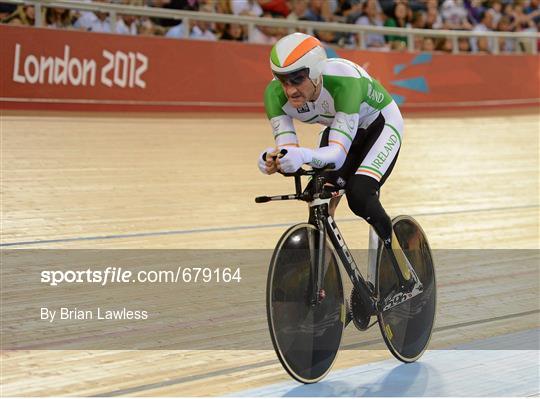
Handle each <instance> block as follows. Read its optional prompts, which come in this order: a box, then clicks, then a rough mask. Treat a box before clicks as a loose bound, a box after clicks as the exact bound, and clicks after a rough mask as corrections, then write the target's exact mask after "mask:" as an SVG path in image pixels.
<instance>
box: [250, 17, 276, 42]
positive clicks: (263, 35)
mask: <svg viewBox="0 0 540 399" xmlns="http://www.w3.org/2000/svg"><path fill="white" fill-rule="evenodd" d="M263 18H272V14H270V13H269V12H265V13H264V14H263ZM274 34H275V31H274V28H272V27H269V26H255V27H254V28H253V30H252V31H251V32H250V34H249V38H248V41H249V42H250V43H257V44H274V43H275V42H277V40H276V38H275V37H274Z"/></svg>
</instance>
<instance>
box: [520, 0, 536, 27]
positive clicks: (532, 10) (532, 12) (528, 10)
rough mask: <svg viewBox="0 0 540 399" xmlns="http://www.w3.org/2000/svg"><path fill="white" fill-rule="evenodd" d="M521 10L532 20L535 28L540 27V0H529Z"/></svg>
mask: <svg viewBox="0 0 540 399" xmlns="http://www.w3.org/2000/svg"><path fill="white" fill-rule="evenodd" d="M523 12H524V13H525V14H526V15H528V16H529V18H531V19H532V20H533V23H534V24H535V25H536V29H537V30H539V29H540V0H530V2H529V5H528V6H527V7H525V8H524V9H523Z"/></svg>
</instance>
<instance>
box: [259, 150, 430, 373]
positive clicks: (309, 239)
mask: <svg viewBox="0 0 540 399" xmlns="http://www.w3.org/2000/svg"><path fill="white" fill-rule="evenodd" d="M283 151H286V150H283ZM332 168H333V165H328V166H327V168H326V169H312V170H305V169H299V170H298V171H297V172H296V173H293V174H284V175H285V176H294V179H295V188H296V192H295V194H289V195H277V196H271V197H269V196H261V197H257V198H256V199H255V201H256V202H257V203H263V202H269V201H283V200H300V201H305V202H307V203H308V205H309V220H308V223H300V224H297V225H294V226H292V227H290V228H289V229H288V230H287V231H285V233H284V234H283V235H282V236H281V238H280V239H279V241H278V243H277V245H276V248H275V250H274V253H273V255H272V259H271V262H270V267H269V271H268V279H267V287H266V309H267V319H268V326H269V330H270V336H271V338H272V343H273V345H274V349H275V351H276V354H277V357H278V359H279V360H280V362H281V364H282V365H283V367H284V368H285V370H286V371H287V372H288V373H289V374H290V375H291V376H292V377H293V378H294V379H295V380H297V381H299V382H302V383H314V382H317V381H320V380H321V379H322V378H324V377H325V376H326V374H327V373H328V372H329V371H330V369H331V367H332V365H333V364H334V361H335V359H336V356H337V353H338V350H339V346H340V343H341V338H342V335H343V331H344V328H345V327H346V326H347V325H348V324H349V323H350V322H351V321H352V322H353V324H354V325H355V326H356V328H357V329H358V330H360V331H363V330H366V329H368V328H369V327H371V326H372V325H373V324H375V323H376V322H378V324H379V328H380V331H381V333H382V337H383V339H384V342H385V343H386V346H387V347H388V349H389V350H390V352H391V353H392V354H393V355H394V356H395V357H396V358H397V359H399V360H400V361H402V362H405V363H410V362H414V361H415V360H417V359H418V358H419V357H420V356H421V355H422V353H423V352H424V351H425V349H426V348H427V346H428V344H429V341H430V338H431V332H432V329H433V324H434V320H435V308H436V284H435V270H434V264H433V258H432V255H431V250H430V247H429V244H428V241H427V239H426V236H425V234H424V231H423V230H422V228H421V227H420V225H419V224H418V222H417V221H415V220H414V219H413V218H412V217H410V216H405V215H402V216H398V217H396V218H394V219H393V220H392V226H393V229H394V232H395V233H396V236H397V238H398V240H399V242H400V245H401V248H402V249H403V251H404V253H405V255H406V257H407V259H408V260H409V262H410V264H411V265H413V267H412V269H411V270H410V272H411V275H412V278H413V279H414V285H413V286H412V288H411V284H409V286H408V287H406V286H405V285H404V284H403V276H402V273H401V271H400V270H399V268H398V267H396V266H395V264H394V263H393V262H392V261H391V258H390V256H389V254H388V252H387V249H386V248H385V247H384V245H383V243H382V241H381V240H380V239H379V238H378V237H377V235H376V233H375V232H374V230H373V228H371V227H370V233H369V234H370V237H369V249H370V250H369V254H368V268H367V276H366V279H364V278H363V276H362V274H361V273H360V271H359V269H358V266H357V264H356V262H355V260H354V259H353V256H352V254H351V252H350V250H349V248H348V247H347V245H346V243H345V241H344V239H343V236H342V235H341V233H340V231H339V229H338V227H337V224H336V221H335V220H334V218H333V217H332V216H331V215H330V214H329V212H328V207H329V203H330V200H331V199H332V198H336V197H339V196H342V195H344V194H345V190H343V189H339V188H336V187H330V188H329V187H328V185H327V179H326V178H325V177H324V172H325V171H326V170H328V169H332ZM301 176H310V177H311V178H312V179H311V180H312V181H311V183H310V184H308V185H307V187H306V189H304V190H302V184H301ZM338 259H339V261H340V262H338ZM340 264H341V266H339V265H340ZM342 270H344V271H345V272H346V274H347V275H348V276H349V278H350V280H351V282H352V286H353V288H352V292H351V294H350V299H349V300H348V301H347V300H345V292H344V285H343V281H342ZM372 317H376V318H377V321H376V322H374V323H372V324H370V321H371V318H372Z"/></svg>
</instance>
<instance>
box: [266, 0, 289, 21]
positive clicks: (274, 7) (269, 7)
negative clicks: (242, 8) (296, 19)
mask: <svg viewBox="0 0 540 399" xmlns="http://www.w3.org/2000/svg"><path fill="white" fill-rule="evenodd" d="M259 5H260V6H261V7H262V9H263V11H268V12H270V13H271V14H273V15H276V14H277V15H281V16H282V17H286V16H287V15H289V13H290V12H291V10H290V8H289V5H288V4H287V0H259Z"/></svg>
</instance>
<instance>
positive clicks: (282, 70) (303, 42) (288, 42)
mask: <svg viewBox="0 0 540 399" xmlns="http://www.w3.org/2000/svg"><path fill="white" fill-rule="evenodd" d="M325 60H326V51H325V50H324V48H323V47H322V45H321V42H320V41H319V40H318V39H316V38H314V37H313V36H310V35H306V34H304V33H299V32H296V33H292V34H290V35H287V36H285V37H283V38H281V39H280V40H278V42H277V43H276V44H274V47H272V52H271V53H270V68H272V72H273V74H274V76H276V77H278V76H280V75H281V76H283V75H287V74H290V73H291V72H296V71H299V70H302V69H306V68H308V69H309V78H310V79H311V80H312V81H317V80H318V79H319V78H320V76H321V74H322V69H323V65H324V61H325Z"/></svg>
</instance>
